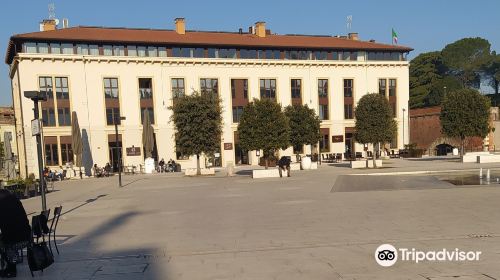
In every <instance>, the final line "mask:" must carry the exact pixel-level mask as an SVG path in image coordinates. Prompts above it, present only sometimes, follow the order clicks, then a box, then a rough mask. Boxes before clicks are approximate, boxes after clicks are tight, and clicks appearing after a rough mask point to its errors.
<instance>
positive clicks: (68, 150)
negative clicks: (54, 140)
mask: <svg viewBox="0 0 500 280" xmlns="http://www.w3.org/2000/svg"><path fill="white" fill-rule="evenodd" d="M61 138H62V137H61ZM61 160H62V164H66V163H68V162H73V149H72V147H71V144H68V143H61Z"/></svg>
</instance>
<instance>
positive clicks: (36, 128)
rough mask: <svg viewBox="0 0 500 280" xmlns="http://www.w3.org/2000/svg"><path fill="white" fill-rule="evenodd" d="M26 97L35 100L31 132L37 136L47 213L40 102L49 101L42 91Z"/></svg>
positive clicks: (28, 93)
mask: <svg viewBox="0 0 500 280" xmlns="http://www.w3.org/2000/svg"><path fill="white" fill-rule="evenodd" d="M24 97H26V98H29V99H31V100H33V103H34V106H35V107H34V110H33V111H34V113H35V116H34V117H35V118H34V119H33V121H32V122H31V131H32V135H33V136H36V149H37V155H38V178H39V181H40V184H39V186H40V192H41V196H42V210H43V211H45V210H47V198H46V196H45V180H44V179H43V158H42V136H41V130H42V128H41V127H42V126H41V124H40V110H39V108H38V102H39V101H46V100H47V95H46V92H40V91H25V92H24Z"/></svg>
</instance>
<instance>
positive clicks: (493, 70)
mask: <svg viewBox="0 0 500 280" xmlns="http://www.w3.org/2000/svg"><path fill="white" fill-rule="evenodd" d="M484 74H485V76H486V78H487V79H488V80H489V84H490V85H491V87H492V88H493V91H494V94H500V92H499V87H500V54H496V53H495V51H493V52H492V54H491V56H490V58H489V60H488V62H487V63H486V64H485V66H484Z"/></svg>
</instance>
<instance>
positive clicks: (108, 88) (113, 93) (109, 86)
mask: <svg viewBox="0 0 500 280" xmlns="http://www.w3.org/2000/svg"><path fill="white" fill-rule="evenodd" d="M104 96H105V97H106V98H110V99H118V79H117V78H104Z"/></svg>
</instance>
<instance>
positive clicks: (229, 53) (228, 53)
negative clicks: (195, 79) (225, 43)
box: [219, 49, 236, 58]
mask: <svg viewBox="0 0 500 280" xmlns="http://www.w3.org/2000/svg"><path fill="white" fill-rule="evenodd" d="M219 58H236V49H220V50H219Z"/></svg>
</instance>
